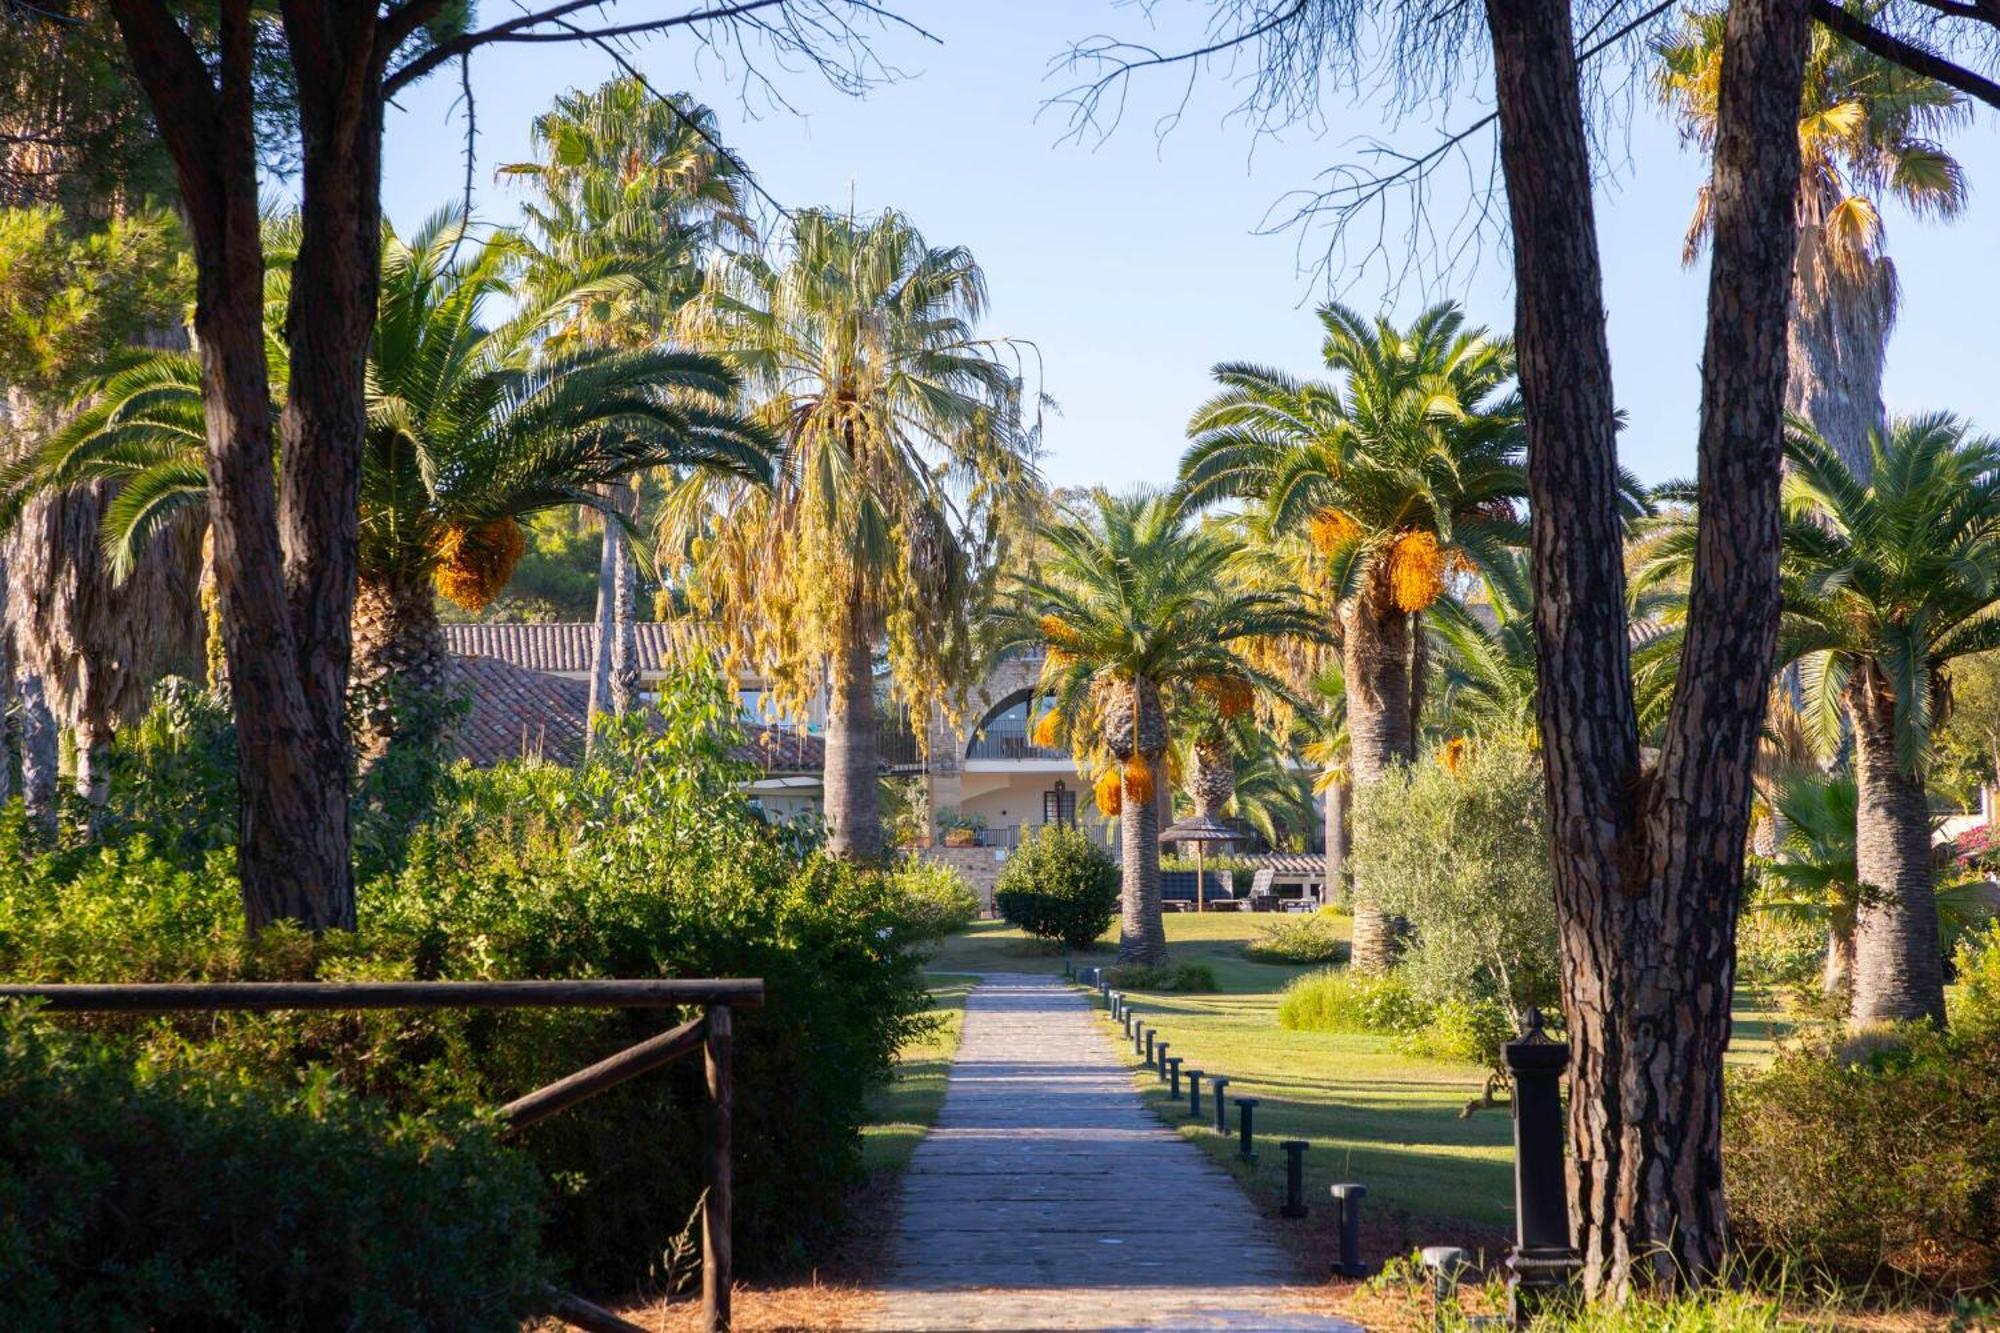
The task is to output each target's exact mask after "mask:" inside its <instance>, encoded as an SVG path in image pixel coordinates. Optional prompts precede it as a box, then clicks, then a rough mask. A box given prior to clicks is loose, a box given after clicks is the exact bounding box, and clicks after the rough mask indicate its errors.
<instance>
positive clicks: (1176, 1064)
mask: <svg viewBox="0 0 2000 1333" xmlns="http://www.w3.org/2000/svg"><path fill="white" fill-rule="evenodd" d="M1167 1095H1168V1096H1170V1097H1172V1098H1173V1099H1174V1100H1175V1101H1179V1100H1180V1099H1181V1057H1180V1056H1178V1055H1177V1056H1175V1057H1174V1058H1173V1059H1171V1060H1169V1061H1167Z"/></svg>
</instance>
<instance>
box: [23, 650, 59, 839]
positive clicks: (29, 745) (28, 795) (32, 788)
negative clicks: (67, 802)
mask: <svg viewBox="0 0 2000 1333" xmlns="http://www.w3.org/2000/svg"><path fill="white" fill-rule="evenodd" d="M16 688H17V691H18V697H19V699H20V724H19V725H20V737H21V800H22V803H23V804H24V805H25V806H26V807H27V811H28V822H29V823H30V824H33V825H34V826H35V827H36V828H37V829H39V830H40V831H41V833H42V836H43V837H52V836H54V834H55V831H56V787H57V769H58V767H59V765H60V762H61V755H60V750H61V746H60V745H59V744H58V741H57V732H56V719H55V716H54V714H52V713H50V712H49V703H48V698H47V696H46V695H45V694H44V693H43V691H42V678H41V677H40V676H37V675H35V674H33V673H32V672H24V673H22V674H21V675H20V677H19V678H18V681H17V684H16Z"/></svg>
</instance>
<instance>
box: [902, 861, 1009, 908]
mask: <svg viewBox="0 0 2000 1333" xmlns="http://www.w3.org/2000/svg"><path fill="white" fill-rule="evenodd" d="M917 855H918V856H921V857H923V858H924V859H925V860H926V861H931V862H934V863H936V864H938V865H945V866H950V867H951V868H952V869H953V870H956V871H957V872H958V873H959V874H961V875H963V876H965V882H966V883H968V884H970V885H971V886H972V891H973V892H974V893H976V894H978V895H979V911H980V914H981V915H983V916H991V915H993V886H994V884H995V883H997V882H998V881H999V879H1000V866H1001V863H1002V862H1003V861H1004V860H1005V859H1006V856H1007V849H1006V848H1004V847H924V848H920V849H919V850H918V851H917Z"/></svg>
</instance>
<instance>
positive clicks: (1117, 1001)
mask: <svg viewBox="0 0 2000 1333" xmlns="http://www.w3.org/2000/svg"><path fill="white" fill-rule="evenodd" d="M1104 994H1105V998H1106V999H1107V1000H1108V1001H1109V1002H1110V1004H1111V1017H1112V1018H1113V1019H1116V1018H1117V1017H1118V1016H1119V1014H1120V1013H1122V1012H1123V1010H1124V1008H1125V997H1124V996H1123V995H1120V994H1119V993H1118V992H1117V991H1115V990H1114V991H1106V992H1105V993H1104Z"/></svg>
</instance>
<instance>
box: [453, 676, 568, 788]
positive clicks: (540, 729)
mask: <svg viewBox="0 0 2000 1333" xmlns="http://www.w3.org/2000/svg"><path fill="white" fill-rule="evenodd" d="M448 679H449V680H450V682H451V688H452V690H453V692H454V693H459V694H464V695H466V696H468V699H469V707H468V710H467V712H466V714H465V716H464V718H463V719H462V720H461V721H460V722H459V724H458V731H457V733H456V735H455V736H454V737H453V741H454V745H455V748H456V749H457V751H458V754H459V756H460V757H461V758H464V759H470V760H471V761H472V762H473V763H475V764H477V765H478V766H479V767H481V768H488V767H491V766H492V765H494V764H497V763H499V762H501V761H502V760H505V759H520V758H523V757H526V756H529V755H540V756H541V757H543V758H546V759H549V760H552V761H553V762H555V763H558V764H573V763H575V762H576V761H577V760H579V759H581V758H582V757H583V720H584V717H585V715H586V713H587V712H588V710H589V707H590V687H589V685H587V684H586V683H585V682H583V681H580V680H567V679H565V678H563V677H561V676H551V675H549V674H548V673H547V672H543V671H529V670H525V669H523V668H521V667H518V666H515V665H513V664H512V663H509V662H505V661H502V660H501V659H500V658H498V657H468V656H459V655H454V656H453V657H452V658H451V667H450V672H449V676H448Z"/></svg>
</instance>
